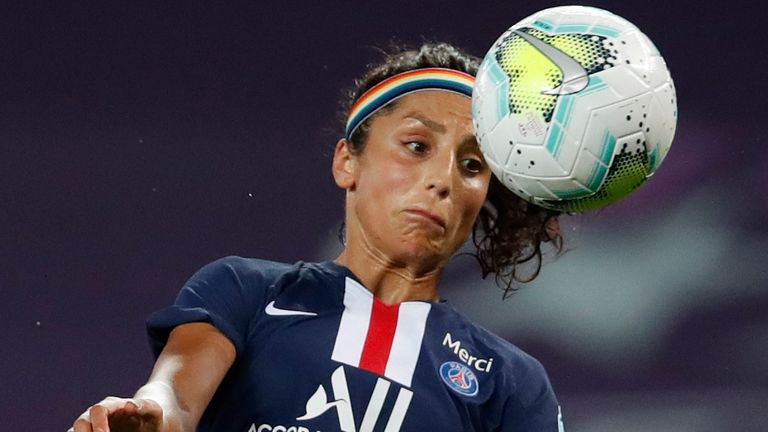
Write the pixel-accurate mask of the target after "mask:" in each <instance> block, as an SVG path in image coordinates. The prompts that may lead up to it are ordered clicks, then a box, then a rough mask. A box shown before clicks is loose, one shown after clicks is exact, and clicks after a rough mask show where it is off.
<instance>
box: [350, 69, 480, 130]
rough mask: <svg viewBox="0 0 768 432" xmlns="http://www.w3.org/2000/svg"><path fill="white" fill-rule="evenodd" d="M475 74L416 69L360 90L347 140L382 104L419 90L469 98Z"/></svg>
mask: <svg viewBox="0 0 768 432" xmlns="http://www.w3.org/2000/svg"><path fill="white" fill-rule="evenodd" d="M474 82H475V77H473V76H472V75H470V74H467V73H464V72H460V71H457V70H453V69H445V68H424V69H415V70H410V71H407V72H403V73H399V74H397V75H394V76H391V77H389V78H387V79H385V80H384V81H382V82H380V83H378V84H376V85H375V86H373V87H371V88H370V89H368V91H366V92H365V93H363V95H362V96H360V98H359V99H358V100H357V101H356V102H355V104H354V105H352V109H350V110H349V118H348V120H347V130H346V137H347V139H349V138H350V137H351V136H352V132H354V131H355V129H357V127H358V126H360V124H361V123H362V122H364V121H365V120H366V119H368V118H369V117H370V116H371V115H373V114H374V113H375V112H376V111H378V110H379V109H380V108H381V107H383V106H384V105H386V104H388V103H390V102H392V101H393V100H395V99H397V98H399V97H401V96H405V95H407V94H409V93H413V92H417V91H419V90H446V91H450V92H454V93H459V94H463V95H465V96H469V97H472V85H473V84H474Z"/></svg>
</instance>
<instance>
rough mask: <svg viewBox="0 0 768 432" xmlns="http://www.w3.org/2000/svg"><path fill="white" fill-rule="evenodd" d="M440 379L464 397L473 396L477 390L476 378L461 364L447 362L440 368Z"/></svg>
mask: <svg viewBox="0 0 768 432" xmlns="http://www.w3.org/2000/svg"><path fill="white" fill-rule="evenodd" d="M440 377H441V378H442V379H443V382H445V384H446V385H447V386H448V387H449V388H450V389H451V390H453V391H455V392H456V393H458V394H460V395H464V396H474V395H476V394H477V390H478V388H479V386H478V382H477V377H476V376H475V373H474V372H472V370H470V369H469V368H468V367H466V366H464V365H463V364H461V363H457V362H454V361H449V362H445V363H443V365H442V366H440Z"/></svg>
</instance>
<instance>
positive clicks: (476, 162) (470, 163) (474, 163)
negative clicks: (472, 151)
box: [461, 158, 484, 174]
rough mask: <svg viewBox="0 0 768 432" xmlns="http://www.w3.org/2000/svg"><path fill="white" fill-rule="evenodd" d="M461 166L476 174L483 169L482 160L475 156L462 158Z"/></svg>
mask: <svg viewBox="0 0 768 432" xmlns="http://www.w3.org/2000/svg"><path fill="white" fill-rule="evenodd" d="M461 166H462V167H464V169H465V170H467V171H468V172H471V173H472V174H478V173H479V172H480V171H482V170H483V166H484V165H483V161H481V160H480V159H475V158H469V159H464V160H462V161H461Z"/></svg>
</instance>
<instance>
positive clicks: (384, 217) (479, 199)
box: [347, 90, 491, 268]
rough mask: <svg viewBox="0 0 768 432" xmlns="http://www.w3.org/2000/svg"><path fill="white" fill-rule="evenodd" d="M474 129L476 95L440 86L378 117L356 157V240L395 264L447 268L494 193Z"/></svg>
mask: <svg viewBox="0 0 768 432" xmlns="http://www.w3.org/2000/svg"><path fill="white" fill-rule="evenodd" d="M473 130H474V129H473V126H472V115H471V101H470V99H469V98H467V97H465V96H461V95H457V94H454V93H450V92H445V91H439V90H430V91H422V92H418V93H413V94H410V95H407V96H405V97H403V98H401V99H399V100H398V101H397V102H396V104H395V107H394V109H392V110H389V111H385V112H383V113H380V114H379V115H378V116H376V117H374V119H373V120H372V122H371V128H370V132H369V135H368V141H367V143H366V145H365V148H364V150H363V152H362V154H360V155H359V156H355V157H352V161H351V164H352V167H353V171H354V173H353V174H354V175H353V182H354V183H353V185H352V187H348V188H347V190H348V195H347V200H348V202H347V204H348V206H347V211H348V212H351V213H352V214H348V218H347V222H348V227H347V236H348V239H349V240H355V239H359V240H360V241H361V242H362V243H363V246H364V247H365V248H366V250H367V251H368V252H371V253H373V254H375V255H376V256H377V257H378V258H381V259H383V260H386V261H387V262H390V263H394V264H399V265H403V264H406V265H407V264H409V263H413V262H416V263H419V264H420V265H423V266H425V268H430V267H432V268H440V267H442V265H444V264H445V262H447V260H448V258H449V257H450V256H451V255H452V254H453V252H455V251H456V250H457V249H458V248H459V247H460V246H461V244H462V243H463V242H464V241H465V240H466V239H467V238H468V236H469V234H470V231H471V229H472V226H473V224H474V222H475V219H476V218H477V215H478V213H479V212H480V209H481V207H482V205H483V203H484V202H485V198H486V194H487V191H488V183H489V181H490V177H491V173H490V171H489V169H488V167H487V166H486V164H485V162H484V159H483V155H482V153H481V152H480V149H479V148H478V145H477V142H476V140H475V137H474V134H473ZM353 230H359V232H353Z"/></svg>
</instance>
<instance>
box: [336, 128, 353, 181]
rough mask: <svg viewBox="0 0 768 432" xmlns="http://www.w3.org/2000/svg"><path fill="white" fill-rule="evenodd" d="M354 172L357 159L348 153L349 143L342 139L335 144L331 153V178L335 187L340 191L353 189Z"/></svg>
mask: <svg viewBox="0 0 768 432" xmlns="http://www.w3.org/2000/svg"><path fill="white" fill-rule="evenodd" d="M356 170H357V158H356V157H355V156H354V155H353V154H352V152H351V151H350V148H349V142H347V140H346V139H345V138H342V139H340V140H339V142H338V143H336V150H335V151H334V153H333V178H334V180H336V185H338V186H339V187H340V188H342V189H354V187H355V178H356V177H355V172H356Z"/></svg>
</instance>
